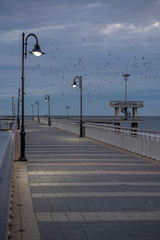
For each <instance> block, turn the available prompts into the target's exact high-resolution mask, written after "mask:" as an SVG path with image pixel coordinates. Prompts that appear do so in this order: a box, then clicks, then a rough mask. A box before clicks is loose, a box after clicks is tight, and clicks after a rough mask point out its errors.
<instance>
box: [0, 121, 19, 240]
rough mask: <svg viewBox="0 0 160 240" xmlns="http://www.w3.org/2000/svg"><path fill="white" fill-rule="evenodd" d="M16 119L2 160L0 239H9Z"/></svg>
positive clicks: (0, 166)
mask: <svg viewBox="0 0 160 240" xmlns="http://www.w3.org/2000/svg"><path fill="white" fill-rule="evenodd" d="M15 132H16V119H15V121H14V124H13V126H12V129H11V133H10V134H9V137H8V141H7V143H6V146H5V149H4V151H3V154H2V158H1V160H0V239H1V240H6V239H8V226H9V212H10V197H11V184H12V169H13V160H14V147H15Z"/></svg>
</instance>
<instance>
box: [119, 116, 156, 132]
mask: <svg viewBox="0 0 160 240" xmlns="http://www.w3.org/2000/svg"><path fill="white" fill-rule="evenodd" d="M143 119H144V121H143V122H139V123H138V128H139V129H145V130H151V131H160V117H157V116H145V117H143ZM121 126H125V127H131V124H129V123H126V124H125V123H123V124H121Z"/></svg>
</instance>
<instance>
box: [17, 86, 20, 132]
mask: <svg viewBox="0 0 160 240" xmlns="http://www.w3.org/2000/svg"><path fill="white" fill-rule="evenodd" d="M19 108H20V88H18V100H17V129H20V121H19Z"/></svg>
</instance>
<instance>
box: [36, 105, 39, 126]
mask: <svg viewBox="0 0 160 240" xmlns="http://www.w3.org/2000/svg"><path fill="white" fill-rule="evenodd" d="M35 105H36V106H37V107H38V122H39V101H37V102H35Z"/></svg>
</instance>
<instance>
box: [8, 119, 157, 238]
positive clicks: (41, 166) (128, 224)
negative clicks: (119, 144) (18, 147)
mask: <svg viewBox="0 0 160 240" xmlns="http://www.w3.org/2000/svg"><path fill="white" fill-rule="evenodd" d="M26 156H27V159H28V161H27V166H25V167H23V171H24V172H26V174H25V177H24V178H23V173H21V180H22V181H21V182H20V181H19V180H18V181H17V179H16V184H20V186H21V192H20V194H19V192H18V191H17V194H16V195H17V197H16V201H19V200H20V199H21V200H23V202H24V203H25V204H26V205H25V206H26V209H24V208H23V207H22V210H23V209H24V213H27V211H28V212H31V211H33V215H32V214H31V216H33V220H35V219H36V221H37V223H38V226H39V233H40V237H41V240H72V239H74V240H122V239H123V240H139V239H141V240H143V239H144V240H159V239H160V237H159V236H160V207H159V202H160V163H158V162H156V161H152V160H151V159H147V158H143V157H139V156H138V155H134V154H131V153H127V152H125V151H122V150H120V149H116V148H112V147H109V146H107V145H105V144H102V143H98V142H96V141H92V140H90V139H87V138H79V137H78V136H77V135H76V134H72V133H70V132H67V131H63V130H61V129H57V128H53V127H48V126H47V125H45V124H41V123H37V122H33V121H32V122H31V121H29V120H28V121H26ZM26 181H28V183H27V185H26V186H25V182H26ZM29 188H30V191H29ZM19 196H20V199H19ZM27 199H29V200H30V201H31V202H32V203H33V206H31V204H27V201H26V200H27ZM14 206H15V209H16V204H15V205H14ZM27 209H29V210H27ZM34 215H35V216H34ZM17 216H18V215H15V219H18V217H17ZM31 216H30V217H29V214H26V219H24V217H23V218H22V220H23V221H25V220H26V222H28V224H26V231H25V233H23V235H24V239H27V238H25V237H28V239H35V240H36V235H35V238H32V236H31V233H32V232H31V230H30V229H31V226H32V225H33V224H32V218H31ZM19 219H20V218H19ZM18 222H19V223H20V221H19V220H18V221H17V223H18ZM33 222H34V221H33ZM14 227H16V226H15V225H14ZM14 227H13V230H14V231H15V230H16V228H14ZM33 227H34V225H33V226H32V229H33ZM29 230H30V231H29ZM18 237H19V235H17V239H18ZM28 239H27V240H28ZM11 240H12V239H11Z"/></svg>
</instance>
